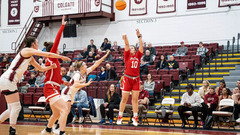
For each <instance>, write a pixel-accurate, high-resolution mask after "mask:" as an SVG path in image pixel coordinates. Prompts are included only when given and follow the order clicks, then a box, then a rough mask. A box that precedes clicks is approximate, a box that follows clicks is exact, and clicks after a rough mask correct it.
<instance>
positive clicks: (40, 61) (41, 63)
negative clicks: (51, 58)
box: [38, 58, 45, 67]
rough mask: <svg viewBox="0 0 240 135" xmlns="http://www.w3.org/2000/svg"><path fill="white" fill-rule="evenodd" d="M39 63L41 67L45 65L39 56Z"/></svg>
mask: <svg viewBox="0 0 240 135" xmlns="http://www.w3.org/2000/svg"><path fill="white" fill-rule="evenodd" d="M38 63H39V65H40V66H41V67H45V64H44V63H43V59H42V58H39V59H38Z"/></svg>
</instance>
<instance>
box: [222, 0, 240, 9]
mask: <svg viewBox="0 0 240 135" xmlns="http://www.w3.org/2000/svg"><path fill="white" fill-rule="evenodd" d="M236 5H240V0H219V3H218V7H227V6H236Z"/></svg>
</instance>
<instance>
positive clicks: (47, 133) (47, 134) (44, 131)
mask: <svg viewBox="0 0 240 135" xmlns="http://www.w3.org/2000/svg"><path fill="white" fill-rule="evenodd" d="M41 133H42V135H51V133H49V132H47V131H46V129H43V131H42V132H41Z"/></svg>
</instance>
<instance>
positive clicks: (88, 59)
mask: <svg viewBox="0 0 240 135" xmlns="http://www.w3.org/2000/svg"><path fill="white" fill-rule="evenodd" d="M94 60H95V56H94V55H93V53H92V52H89V53H88V57H87V62H93V61H94Z"/></svg>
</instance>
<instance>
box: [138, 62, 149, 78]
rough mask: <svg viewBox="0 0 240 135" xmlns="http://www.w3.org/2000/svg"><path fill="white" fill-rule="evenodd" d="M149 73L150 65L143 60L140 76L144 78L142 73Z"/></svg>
mask: <svg viewBox="0 0 240 135" xmlns="http://www.w3.org/2000/svg"><path fill="white" fill-rule="evenodd" d="M147 74H148V66H147V64H146V63H145V62H144V60H141V65H140V77H141V80H142V75H147Z"/></svg>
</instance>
